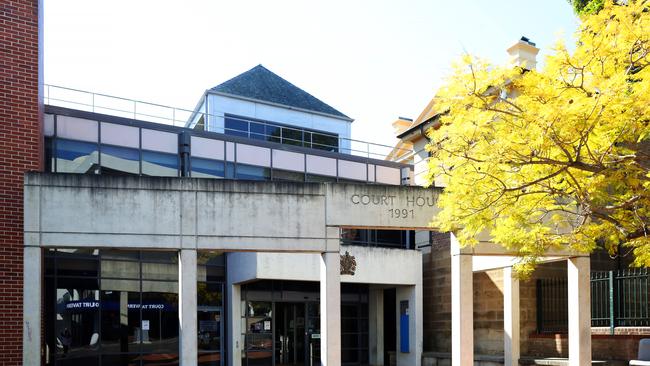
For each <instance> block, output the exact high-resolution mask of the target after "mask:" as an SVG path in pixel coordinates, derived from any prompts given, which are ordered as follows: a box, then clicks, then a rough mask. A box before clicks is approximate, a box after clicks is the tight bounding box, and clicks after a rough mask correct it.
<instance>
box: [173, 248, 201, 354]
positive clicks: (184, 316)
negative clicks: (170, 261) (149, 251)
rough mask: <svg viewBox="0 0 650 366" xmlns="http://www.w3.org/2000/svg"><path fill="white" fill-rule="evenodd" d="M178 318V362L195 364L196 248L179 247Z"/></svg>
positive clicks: (196, 349) (196, 350) (196, 352)
mask: <svg viewBox="0 0 650 366" xmlns="http://www.w3.org/2000/svg"><path fill="white" fill-rule="evenodd" d="M178 263H179V266H178V320H179V322H180V329H179V337H180V343H179V346H180V349H179V354H180V361H181V362H180V364H181V365H182V366H188V365H192V366H194V365H196V364H197V356H198V346H197V343H198V342H197V335H198V332H197V324H196V314H197V313H196V281H197V277H196V271H197V267H196V250H194V249H181V251H180V254H179V260H178Z"/></svg>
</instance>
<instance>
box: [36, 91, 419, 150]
mask: <svg viewBox="0 0 650 366" xmlns="http://www.w3.org/2000/svg"><path fill="white" fill-rule="evenodd" d="M43 99H44V102H45V104H47V105H51V106H57V107H64V108H71V109H77V110H82V111H88V112H93V113H102V114H108V115H111V116H118V117H124V118H132V119H137V120H141V121H146V122H154V123H160V124H165V125H172V126H177V127H190V125H191V123H190V121H195V120H197V121H198V120H201V119H203V121H204V122H203V123H205V121H209V120H212V121H215V120H221V121H223V120H224V118H225V117H224V113H223V112H218V111H217V112H216V113H215V114H209V113H206V111H199V110H190V109H183V108H176V107H170V106H166V105H161V104H156V103H150V102H143V101H139V100H134V99H128V98H122V97H115V96H112V95H107V94H100V93H93V92H89V91H85V90H79V89H73V88H67V87H63V86H57V85H49V84H45V87H44V96H43ZM231 119H237V120H238V121H240V122H245V123H247V124H251V123H254V124H255V125H262V126H263V127H264V131H265V132H261V133H257V132H253V134H252V135H251V133H250V132H249V133H248V134H245V135H244V137H248V138H253V139H263V140H267V141H274V142H280V143H285V144H289V145H300V146H303V144H304V141H303V139H296V138H295V137H294V138H292V137H286V136H275V135H274V134H272V133H267V132H266V131H267V130H269V128H266V126H267V125H268V127H270V128H271V129H272V130H273V131H275V132H276V133H277V131H278V130H280V129H282V130H284V131H287V132H288V133H287V135H290V136H295V135H297V134H298V135H300V134H302V132H303V131H302V130H301V129H298V128H292V127H290V126H282V127H281V128H280V127H279V126H278V125H277V124H273V123H270V122H265V121H258V120H254V121H253V120H247V119H241V118H231ZM276 122H282V121H276ZM213 127H214V126H213ZM210 131H212V132H217V133H224V134H227V133H231V134H235V135H239V136H241V133H242V131H240V130H232V129H227V128H225V127H224V126H221V127H215V128H213V129H210ZM317 135H318V134H317ZM310 136H311V134H310ZM336 139H337V143H336V144H335V146H332V147H331V146H328V145H324V144H319V143H318V142H314V141H311V138H310V141H309V146H308V147H310V148H317V149H321V150H330V151H336V152H339V153H343V154H348V155H355V156H360V157H366V158H371V159H380V160H383V159H385V158H386V157H387V156H388V155H390V154H396V155H401V156H402V157H403V158H404V159H406V158H408V157H409V156H410V155H411V154H413V150H412V149H402V148H397V147H395V146H392V145H385V144H379V143H374V142H368V141H362V140H356V139H352V138H347V137H341V136H337V137H336Z"/></svg>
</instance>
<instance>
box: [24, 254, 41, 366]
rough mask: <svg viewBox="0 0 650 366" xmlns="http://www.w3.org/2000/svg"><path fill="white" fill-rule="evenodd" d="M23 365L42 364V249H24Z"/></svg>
mask: <svg viewBox="0 0 650 366" xmlns="http://www.w3.org/2000/svg"><path fill="white" fill-rule="evenodd" d="M24 254H25V257H24V262H23V266H24V272H23V365H40V364H41V292H42V286H43V277H42V273H41V265H42V258H41V248H39V247H25V248H24Z"/></svg>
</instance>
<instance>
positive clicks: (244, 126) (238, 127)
mask: <svg viewBox="0 0 650 366" xmlns="http://www.w3.org/2000/svg"><path fill="white" fill-rule="evenodd" d="M224 125H225V127H226V131H225V132H226V135H232V136H241V137H248V122H247V121H242V120H240V119H235V118H226V119H225V121H224Z"/></svg>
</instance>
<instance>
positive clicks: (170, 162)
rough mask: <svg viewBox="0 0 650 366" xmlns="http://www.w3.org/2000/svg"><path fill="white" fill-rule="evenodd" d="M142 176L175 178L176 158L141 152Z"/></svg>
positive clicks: (158, 153)
mask: <svg viewBox="0 0 650 366" xmlns="http://www.w3.org/2000/svg"><path fill="white" fill-rule="evenodd" d="M142 175H149V176H154V177H177V176H178V156H177V155H173V154H164V153H160V152H153V151H143V152H142Z"/></svg>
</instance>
